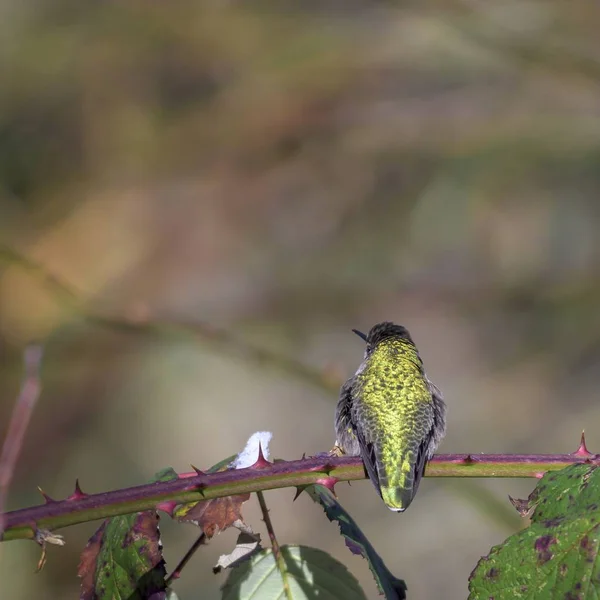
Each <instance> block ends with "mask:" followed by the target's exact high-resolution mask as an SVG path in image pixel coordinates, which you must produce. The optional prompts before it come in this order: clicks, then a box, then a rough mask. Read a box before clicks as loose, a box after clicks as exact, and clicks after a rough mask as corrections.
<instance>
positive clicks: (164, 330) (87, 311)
mask: <svg viewBox="0 0 600 600" xmlns="http://www.w3.org/2000/svg"><path fill="white" fill-rule="evenodd" d="M3 262H4V263H7V264H11V265H15V266H17V267H19V268H20V269H23V271H25V272H26V273H27V274H29V275H30V276H31V277H33V278H34V279H35V280H36V281H39V282H40V283H41V284H42V285H43V286H44V287H45V288H46V289H47V290H48V292H49V294H51V296H52V297H53V299H54V300H55V301H56V302H57V303H58V304H59V306H60V307H61V308H62V309H64V310H65V311H66V312H70V313H71V314H74V315H77V316H79V317H80V318H82V319H83V320H85V321H87V322H88V323H90V324H91V325H96V326H100V327H106V328H111V329H115V330H118V331H124V332H132V333H138V334H147V335H170V336H181V337H185V338H188V339H189V338H192V339H196V340H201V341H202V342H203V343H204V344H207V345H210V346H212V347H215V348H217V349H218V350H221V351H223V350H224V351H226V352H229V353H231V354H234V355H237V356H239V357H241V358H243V359H245V360H249V361H252V362H253V363H255V364H257V365H260V366H267V367H271V368H273V369H276V370H279V371H281V372H284V373H289V374H291V375H294V376H295V377H297V378H298V379H300V380H302V381H304V382H306V383H308V384H311V385H313V386H315V387H317V388H319V389H321V390H324V391H326V392H328V393H330V392H337V391H338V390H339V386H340V384H341V382H340V381H338V378H336V377H335V376H330V375H328V374H327V373H326V372H323V371H321V370H320V369H318V368H315V367H312V366H310V365H307V364H305V363H303V362H301V361H298V360H295V359H294V358H292V357H289V356H284V355H281V354H280V353H278V352H274V351H272V350H269V349H266V348H262V347H260V346H257V345H254V344H251V343H248V342H246V341H244V340H242V339H241V338H240V337H239V336H237V335H235V334H232V333H230V332H229V331H227V330H225V329H220V328H218V327H215V326H213V325H212V324H210V323H205V322H202V321H194V322H189V321H171V320H164V319H157V318H155V317H153V315H151V314H147V315H144V317H143V318H140V317H139V316H121V315H113V314H106V313H103V312H100V311H96V310H94V309H93V308H91V307H90V306H89V305H88V304H87V302H85V299H84V297H83V294H81V293H80V292H79V291H78V290H77V289H76V288H75V287H74V286H73V285H71V284H70V283H68V282H66V281H65V280H63V279H61V278H59V277H57V276H55V275H54V274H52V273H51V272H50V271H49V270H48V269H47V268H46V267H45V266H44V265H42V264H40V263H38V262H36V261H35V260H33V259H31V258H29V257H27V256H25V255H23V254H21V253H20V252H18V251H17V250H14V249H13V248H11V247H9V246H5V245H2V244H0V263H3Z"/></svg>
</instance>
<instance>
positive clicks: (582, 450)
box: [573, 431, 594, 458]
mask: <svg viewBox="0 0 600 600" xmlns="http://www.w3.org/2000/svg"><path fill="white" fill-rule="evenodd" d="M573 456H578V457H580V458H590V457H592V456H594V455H593V454H592V453H591V452H590V451H589V450H588V449H587V446H586V445H585V431H582V432H581V441H580V442H579V448H577V450H575V452H573Z"/></svg>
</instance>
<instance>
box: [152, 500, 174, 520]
mask: <svg viewBox="0 0 600 600" xmlns="http://www.w3.org/2000/svg"><path fill="white" fill-rule="evenodd" d="M176 506H177V502H175V500H165V501H164V502H159V503H158V504H157V505H156V510H162V511H163V512H166V513H167V514H168V515H169V516H170V517H171V518H173V513H174V512H175V507H176Z"/></svg>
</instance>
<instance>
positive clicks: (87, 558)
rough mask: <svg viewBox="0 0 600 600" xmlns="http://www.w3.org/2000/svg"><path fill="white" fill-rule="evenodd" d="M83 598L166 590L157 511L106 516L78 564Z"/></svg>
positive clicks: (132, 598)
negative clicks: (108, 517)
mask: <svg viewBox="0 0 600 600" xmlns="http://www.w3.org/2000/svg"><path fill="white" fill-rule="evenodd" d="M78 574H79V577H81V579H82V581H81V595H80V598H81V599H82V600H105V599H106V600H108V599H111V600H112V599H113V598H114V599H121V598H127V600H143V599H145V598H149V597H150V596H151V595H152V594H154V593H157V592H162V591H164V590H165V588H166V585H165V575H166V570H165V561H164V560H163V557H162V550H161V545H160V541H159V533H158V515H157V513H156V511H153V510H147V511H144V512H139V513H134V514H131V515H123V516H120V517H113V518H112V519H107V520H106V521H104V523H102V525H101V526H100V528H99V529H98V530H97V531H96V533H95V534H94V535H93V536H92V537H91V538H90V540H89V542H88V543H87V546H86V547H85V549H84V551H83V552H82V554H81V562H80V564H79V571H78Z"/></svg>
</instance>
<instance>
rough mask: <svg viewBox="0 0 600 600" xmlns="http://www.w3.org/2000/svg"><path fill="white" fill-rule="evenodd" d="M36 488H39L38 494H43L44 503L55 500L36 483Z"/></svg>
mask: <svg viewBox="0 0 600 600" xmlns="http://www.w3.org/2000/svg"><path fill="white" fill-rule="evenodd" d="M38 490H39V492H40V494H41V495H42V496H43V498H44V502H45V503H46V504H51V503H52V502H56V500H54V498H50V496H48V494H46V492H45V491H44V490H43V489H42V488H41V487H40V486H39V485H38Z"/></svg>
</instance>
